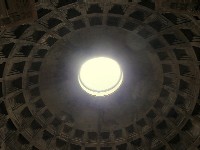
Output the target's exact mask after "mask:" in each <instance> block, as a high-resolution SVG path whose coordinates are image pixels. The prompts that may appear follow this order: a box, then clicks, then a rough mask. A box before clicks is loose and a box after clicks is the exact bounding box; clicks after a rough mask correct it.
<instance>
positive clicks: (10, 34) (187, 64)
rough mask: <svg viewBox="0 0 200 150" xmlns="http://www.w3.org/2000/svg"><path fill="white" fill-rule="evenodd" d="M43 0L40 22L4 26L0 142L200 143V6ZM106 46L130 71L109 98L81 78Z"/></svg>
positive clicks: (125, 146)
mask: <svg viewBox="0 0 200 150" xmlns="http://www.w3.org/2000/svg"><path fill="white" fill-rule="evenodd" d="M35 5H36V10H37V15H38V19H37V20H36V21H35V22H33V23H29V24H22V25H18V26H15V27H12V28H9V29H3V28H2V29H1V30H0V58H1V59H0V97H1V98H0V144H1V148H0V149H2V150H46V149H49V150H134V149H138V150H149V149H153V150H170V149H173V150H184V149H189V150H198V149H200V96H199V90H200V80H199V79H200V75H199V74H200V72H199V66H200V17H199V16H200V15H199V16H198V13H197V15H191V14H183V13H174V12H163V13H162V12H160V11H159V12H158V11H156V10H155V3H154V2H151V1H134V2H132V1H130V0H129V1H114V0H112V1H103V0H93V1H92V0H90V1H89V0H88V1H78V2H77V1H76V0H69V1H67V0H59V1H55V0H54V1H51V2H46V3H42V2H41V3H39V2H36V4H35ZM98 56H106V57H110V58H113V59H115V60H116V61H117V62H118V63H119V64H120V65H121V68H122V70H123V74H124V82H123V84H122V86H121V87H120V89H119V90H118V91H117V92H115V93H114V94H112V95H110V96H107V97H103V98H98V97H94V96H90V95H89V94H87V93H85V92H84V91H83V90H82V89H81V88H80V86H79V83H78V80H77V78H78V73H79V69H80V66H81V64H82V63H83V62H85V61H86V60H87V59H89V58H93V57H98Z"/></svg>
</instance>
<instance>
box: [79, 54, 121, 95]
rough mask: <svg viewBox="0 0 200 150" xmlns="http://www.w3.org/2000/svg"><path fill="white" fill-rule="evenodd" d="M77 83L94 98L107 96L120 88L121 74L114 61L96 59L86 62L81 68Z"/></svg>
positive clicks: (104, 58)
mask: <svg viewBox="0 0 200 150" xmlns="http://www.w3.org/2000/svg"><path fill="white" fill-rule="evenodd" d="M78 81H79V84H80V86H81V87H82V89H83V90H84V91H86V92H87V93H89V94H91V95H94V96H107V95H110V94H112V93H113V92H115V91H116V90H117V89H118V88H119V87H120V85H121V84H122V81H123V72H122V70H121V68H120V66H119V64H118V63H117V62H116V61H115V60H113V59H110V58H106V57H98V58H93V59H90V60H88V61H86V62H85V63H84V64H83V65H82V66H81V69H80V73H79V76H78Z"/></svg>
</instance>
